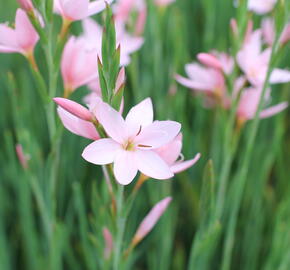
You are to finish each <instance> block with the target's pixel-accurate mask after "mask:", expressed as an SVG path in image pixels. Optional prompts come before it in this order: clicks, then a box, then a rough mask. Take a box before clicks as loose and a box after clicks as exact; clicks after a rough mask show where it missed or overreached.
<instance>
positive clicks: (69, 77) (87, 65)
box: [61, 37, 98, 93]
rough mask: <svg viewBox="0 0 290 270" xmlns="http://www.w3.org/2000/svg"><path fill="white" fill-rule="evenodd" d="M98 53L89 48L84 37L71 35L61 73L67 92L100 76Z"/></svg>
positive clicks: (65, 49)
mask: <svg viewBox="0 0 290 270" xmlns="http://www.w3.org/2000/svg"><path fill="white" fill-rule="evenodd" d="M97 57H98V56H97V53H96V52H95V51H93V50H88V48H87V46H86V42H85V40H84V39H83V38H76V37H71V38H70V39H69V40H68V42H67V43H66V45H65V48H64V51H63V55H62V59H61V73H62V78H63V82H64V89H65V91H66V92H67V93H69V92H72V91H74V90H75V89H77V88H78V87H80V86H82V85H85V84H87V83H89V82H91V81H92V80H94V79H96V78H97V77H98V62H97Z"/></svg>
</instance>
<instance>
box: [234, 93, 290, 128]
mask: <svg viewBox="0 0 290 270" xmlns="http://www.w3.org/2000/svg"><path fill="white" fill-rule="evenodd" d="M261 93H262V91H261V89H256V88H247V89H244V90H243V92H242V94H241V97H240V101H239V105H238V109H237V118H238V123H239V124H243V123H244V122H245V121H247V120H251V119H253V118H254V117H255V114H256V111H257V109H258V105H259V101H260V98H261ZM287 106H288V103H287V102H282V103H279V104H277V105H274V106H270V107H268V108H266V109H263V110H262V111H261V113H260V115H259V117H260V118H268V117H271V116H273V115H275V114H277V113H279V112H281V111H283V110H285V109H286V108H287Z"/></svg>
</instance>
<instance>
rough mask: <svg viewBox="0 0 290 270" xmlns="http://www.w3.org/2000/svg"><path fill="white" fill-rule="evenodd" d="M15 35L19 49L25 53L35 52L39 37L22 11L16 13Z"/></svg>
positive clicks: (18, 10)
mask: <svg viewBox="0 0 290 270" xmlns="http://www.w3.org/2000/svg"><path fill="white" fill-rule="evenodd" d="M15 33H16V38H17V43H18V46H19V47H21V48H22V49H23V50H25V51H30V50H33V48H34V46H35V44H36V43H37V41H38V39H39V37H38V34H37V32H36V31H35V29H34V28H33V26H32V24H31V22H30V20H29V18H28V16H27V15H26V13H25V12H24V11H23V10H22V9H17V12H16V19H15Z"/></svg>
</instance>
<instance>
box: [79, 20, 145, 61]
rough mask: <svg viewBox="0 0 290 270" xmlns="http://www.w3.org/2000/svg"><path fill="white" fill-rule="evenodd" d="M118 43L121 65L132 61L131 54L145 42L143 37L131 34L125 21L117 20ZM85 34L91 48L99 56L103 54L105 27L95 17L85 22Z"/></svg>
mask: <svg viewBox="0 0 290 270" xmlns="http://www.w3.org/2000/svg"><path fill="white" fill-rule="evenodd" d="M115 27H116V43H117V44H118V45H120V47H121V54H120V65H121V66H126V65H128V64H129V63H130V54H132V53H133V52H135V51H137V50H139V49H140V48H141V46H142V44H143V42H144V39H143V38H142V37H137V36H132V35H129V34H128V33H127V32H126V30H125V25H124V23H123V22H121V21H119V20H116V21H115ZM83 29H84V34H83V36H82V37H83V38H84V39H85V40H86V42H87V48H88V49H89V50H95V51H96V52H97V53H98V55H99V57H100V56H101V48H102V33H103V28H102V27H101V26H100V25H99V24H98V23H96V22H95V21H94V20H93V19H90V18H88V19H86V20H84V22H83Z"/></svg>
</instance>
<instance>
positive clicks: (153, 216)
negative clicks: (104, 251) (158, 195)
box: [129, 197, 172, 250]
mask: <svg viewBox="0 0 290 270" xmlns="http://www.w3.org/2000/svg"><path fill="white" fill-rule="evenodd" d="M171 200H172V198H171V197H166V198H165V199H163V200H161V201H160V202H158V203H157V204H156V205H155V206H154V207H153V208H152V209H151V211H150V212H149V214H148V215H147V216H146V217H145V218H144V219H143V221H142V222H141V224H140V225H139V227H138V229H137V232H136V233H135V235H134V237H133V240H132V242H131V245H130V248H129V249H130V250H131V249H132V248H134V247H135V246H136V245H137V244H138V243H140V241H142V240H143V238H144V237H145V236H146V235H147V234H148V233H149V232H150V231H151V230H152V229H153V228H154V226H155V225H156V223H157V221H158V220H159V219H160V217H161V216H162V215H163V213H164V212H165V210H166V209H167V207H168V205H169V203H170V202H171Z"/></svg>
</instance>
